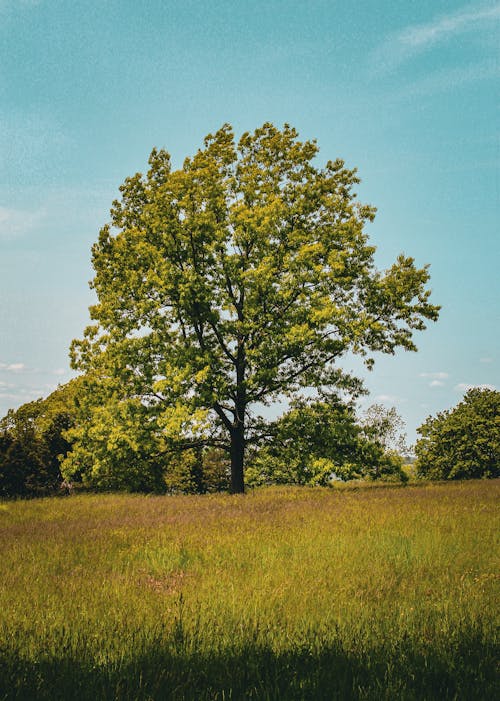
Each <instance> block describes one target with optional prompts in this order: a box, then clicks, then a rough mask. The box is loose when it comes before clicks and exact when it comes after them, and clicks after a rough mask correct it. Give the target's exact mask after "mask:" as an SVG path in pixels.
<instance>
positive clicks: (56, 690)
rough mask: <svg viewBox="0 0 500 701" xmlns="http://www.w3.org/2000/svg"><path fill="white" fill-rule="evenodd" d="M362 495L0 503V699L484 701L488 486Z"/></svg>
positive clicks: (301, 492)
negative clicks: (0, 550)
mask: <svg viewBox="0 0 500 701" xmlns="http://www.w3.org/2000/svg"><path fill="white" fill-rule="evenodd" d="M371 484H372V485H374V486H372V488H359V486H358V485H356V487H355V489H353V488H351V487H350V486H349V483H346V484H343V483H341V488H340V489H339V488H335V489H320V488H314V489H313V488H304V487H301V488H295V489H293V488H283V487H281V488H270V489H258V490H253V491H252V493H251V494H250V495H249V497H248V498H247V499H241V498H237V497H230V496H228V495H206V496H202V497H198V496H174V497H155V496H147V497H145V496H142V495H129V494H112V495H111V494H105V495H103V494H100V495H91V494H84V495H74V496H72V497H70V498H68V499H52V498H49V499H45V500H43V501H39V500H37V501H36V502H26V501H25V502H20V501H18V502H0V539H1V549H2V557H1V558H0V631H1V634H2V637H1V639H2V644H1V645H0V670H1V673H0V698H2V699H3V700H4V701H10V700H14V699H16V701H19V699H26V701H27V700H28V699H37V701H49V700H50V701H54V700H56V699H57V700H60V701H63V700H64V701H66V700H69V699H71V700H72V701H95V700H96V699H117V700H118V699H120V700H121V701H147V700H149V701H151V700H152V699H172V701H188V700H190V701H195V700H196V701H209V700H210V701H214V700H215V699H253V700H255V701H256V700H257V699H267V700H269V701H278V700H283V699H286V700H287V701H288V700H290V701H327V700H330V699H353V701H356V700H359V701H362V700H363V701H394V699H398V700H399V699H401V700H402V701H418V700H421V701H422V700H423V699H425V700H426V701H438V700H439V701H445V700H447V701H456V700H457V699H467V701H484V700H485V699H495V698H498V666H497V662H498V622H499V621H498V573H497V569H498V568H497V552H498V529H499V523H498V499H499V496H500V494H499V489H500V482H499V483H497V482H493V481H490V482H488V483H485V482H484V481H469V482H467V483H459V484H453V483H452V484H450V483H448V484H444V485H435V484H424V485H422V484H421V485H419V486H414V487H410V488H407V489H400V488H397V487H382V488H377V487H376V486H375V485H376V484H377V483H371Z"/></svg>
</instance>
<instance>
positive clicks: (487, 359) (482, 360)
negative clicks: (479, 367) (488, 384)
mask: <svg viewBox="0 0 500 701" xmlns="http://www.w3.org/2000/svg"><path fill="white" fill-rule="evenodd" d="M479 362H480V363H492V362H493V358H479Z"/></svg>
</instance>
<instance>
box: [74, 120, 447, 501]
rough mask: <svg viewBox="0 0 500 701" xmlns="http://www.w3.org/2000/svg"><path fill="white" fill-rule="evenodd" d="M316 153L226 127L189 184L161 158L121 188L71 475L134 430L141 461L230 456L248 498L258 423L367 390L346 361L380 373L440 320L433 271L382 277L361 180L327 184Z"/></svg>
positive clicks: (340, 177) (332, 172)
mask: <svg viewBox="0 0 500 701" xmlns="http://www.w3.org/2000/svg"><path fill="white" fill-rule="evenodd" d="M317 153H318V147H317V145H316V143H315V142H312V141H304V142H301V141H299V139H298V135H297V132H296V131H295V130H294V129H293V128H291V127H290V126H288V125H285V126H284V128H283V129H282V130H278V129H277V128H275V127H274V126H273V125H272V124H264V125H263V126H262V127H261V128H259V129H257V130H256V131H255V132H254V133H253V134H250V133H245V134H243V136H242V137H241V139H240V140H239V142H238V144H236V143H235V140H234V136H233V132H232V129H231V127H230V126H229V125H224V126H223V127H222V128H221V129H220V130H219V131H217V132H216V133H215V134H214V135H209V136H207V137H206V139H205V142H204V148H202V149H200V150H199V151H198V152H197V153H196V155H195V156H194V157H192V158H187V159H186V160H185V161H184V164H183V167H182V168H181V169H179V170H173V169H172V167H171V163H170V157H169V155H168V154H167V153H166V152H165V151H163V150H156V149H155V150H153V152H152V153H151V156H150V159H149V165H150V168H149V170H148V172H147V173H146V174H145V175H141V174H140V173H137V174H136V175H134V176H133V177H131V178H127V179H126V180H125V182H124V184H123V185H122V186H121V187H120V191H121V195H122V196H121V200H120V201H115V202H114V203H113V207H112V210H111V222H110V224H108V225H106V226H104V228H103V229H102V230H101V232H100V235H99V240H98V242H97V243H96V244H95V245H94V246H93V249H92V261H93V266H94V269H95V277H94V280H93V282H92V287H93V288H94V290H95V292H96V294H97V298H98V301H97V303H96V304H95V305H94V306H92V307H91V308H90V314H91V318H92V319H93V320H94V322H95V323H94V324H92V325H91V326H89V327H88V328H87V329H86V331H85V334H84V338H83V339H82V340H76V341H74V342H73V344H72V349H71V357H72V363H73V367H75V368H76V369H78V370H81V371H83V372H85V373H86V375H87V377H88V378H89V380H88V381H89V382H90V381H94V390H93V392H91V396H93V397H94V399H95V405H94V407H92V406H91V405H90V404H89V405H88V408H87V411H88V412H89V415H88V417H89V419H90V421H89V422H88V423H86V424H84V425H82V426H81V430H80V433H79V435H78V436H75V439H76V443H75V447H74V453H73V458H74V460H73V462H72V464H71V465H68V466H67V472H68V474H71V472H72V470H73V469H75V466H76V462H75V461H78V460H80V459H81V462H80V464H84V465H86V468H85V469H87V470H89V471H90V472H92V471H93V470H96V469H97V470H106V469H108V467H109V465H108V463H106V460H109V449H107V450H106V453H107V454H108V457H107V458H106V457H104V456H103V455H101V457H100V458H99V460H100V462H99V465H97V466H96V464H95V463H94V464H93V465H92V464H91V457H90V456H91V455H92V454H94V452H95V449H96V448H97V446H96V441H95V440H93V438H92V431H94V432H95V433H96V434H99V433H101V434H102V433H103V432H104V433H105V434H106V437H105V438H104V439H102V436H101V445H102V440H104V442H108V444H109V445H111V446H112V445H113V440H114V441H116V442H118V443H120V441H124V440H126V441H129V442H130V441H132V442H133V441H134V437H133V432H132V431H131V417H132V415H134V421H135V422H136V424H135V425H136V426H137V425H138V424H140V429H139V430H140V432H141V433H142V438H141V441H139V442H136V446H137V449H138V450H139V452H144V451H142V448H141V445H142V444H143V442H144V441H145V442H146V444H147V443H149V448H148V451H150V452H151V453H155V452H158V453H159V454H161V453H162V451H166V450H168V449H169V448H172V447H173V446H174V445H175V446H176V447H177V448H178V449H182V448H186V449H192V448H194V447H196V446H199V445H200V444H202V445H204V446H207V445H211V446H215V447H218V448H223V449H225V450H227V451H228V452H229V455H230V460H231V489H232V491H233V492H243V491H244V463H245V449H246V447H247V446H248V445H251V444H252V442H253V441H256V440H259V437H260V436H261V433H262V429H263V425H264V422H263V420H261V418H260V417H258V416H255V415H254V413H253V411H254V410H255V407H258V406H259V405H262V404H264V405H267V404H270V403H273V402H275V401H277V400H280V399H281V398H283V397H291V398H293V397H295V396H297V395H298V394H299V393H300V391H301V390H303V389H304V388H306V387H308V388H312V389H313V390H320V389H321V388H324V387H334V388H336V389H346V390H349V389H352V388H357V387H358V383H357V381H356V380H355V379H354V378H352V377H350V376H349V375H348V374H346V373H345V372H343V371H342V370H341V368H340V367H339V366H338V361H339V360H340V358H341V357H342V356H343V355H344V354H345V353H346V352H347V351H352V352H354V353H358V354H361V355H362V356H364V357H365V360H366V362H367V364H369V365H370V364H371V363H372V360H371V359H370V358H369V357H368V356H369V354H370V353H371V352H373V351H380V352H384V353H394V351H395V349H396V348H398V347H401V348H405V349H407V350H416V348H415V344H414V342H413V338H412V337H413V332H414V331H415V330H421V329H424V328H425V320H427V319H430V320H435V319H437V316H438V307H437V306H435V305H433V304H431V303H430V301H429V294H430V293H429V291H428V290H426V287H425V285H426V283H427V281H428V278H429V273H428V270H427V266H426V267H424V268H417V267H415V264H414V261H413V259H412V258H408V257H405V256H403V255H401V256H399V258H398V259H397V261H396V262H395V263H394V265H392V267H391V268H389V269H388V270H387V271H385V272H384V273H381V272H378V271H377V270H376V268H375V265H374V252H375V249H374V247H373V246H370V245H369V244H368V239H367V236H366V234H365V233H364V230H363V228H364V225H365V223H366V222H369V221H371V220H372V219H373V218H374V214H375V210H374V208H373V207H371V206H367V205H362V204H360V203H359V202H358V201H357V199H356V195H355V193H354V192H353V187H354V186H355V185H356V183H358V182H359V180H358V178H357V176H356V171H355V170H350V169H348V168H346V167H345V165H344V162H343V161H341V160H335V161H328V162H327V164H326V166H325V167H324V168H319V167H317V166H316V165H315V164H314V162H313V161H314V160H315V158H316V156H317ZM124 417H125V418H124ZM127 430H128V433H125V431H127ZM146 432H147V434H148V438H147V440H146V438H145V435H144V434H145V433H146ZM97 442H99V437H98V438H97ZM139 443H141V445H139ZM101 452H102V451H101ZM106 465H108V466H106Z"/></svg>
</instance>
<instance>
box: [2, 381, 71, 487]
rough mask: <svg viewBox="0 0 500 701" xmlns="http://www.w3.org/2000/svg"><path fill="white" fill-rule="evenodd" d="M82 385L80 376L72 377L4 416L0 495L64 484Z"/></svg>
mask: <svg viewBox="0 0 500 701" xmlns="http://www.w3.org/2000/svg"><path fill="white" fill-rule="evenodd" d="M80 385H81V380H80V379H79V378H77V379H75V380H71V381H70V382H68V383H67V384H65V385H62V386H60V387H58V388H57V389H56V390H55V391H54V392H52V394H50V395H49V396H48V397H47V398H46V399H37V400H36V401H33V402H28V403H26V404H23V405H22V406H20V407H19V409H17V410H16V411H14V410H12V409H11V410H10V411H8V412H7V414H6V416H4V417H3V418H2V419H1V420H0V495H2V496H9V497H10V496H36V495H38V496H42V495H44V494H47V493H49V492H52V491H54V490H56V489H58V488H59V487H60V485H61V481H62V476H61V471H60V463H61V460H62V458H63V457H64V456H66V455H67V454H68V452H69V451H70V450H71V444H70V442H69V441H68V439H67V436H66V432H67V430H68V429H69V428H70V427H71V426H72V425H73V421H74V417H75V413H76V407H75V401H76V396H77V393H78V392H79V387H80Z"/></svg>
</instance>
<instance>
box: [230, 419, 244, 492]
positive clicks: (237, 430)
mask: <svg viewBox="0 0 500 701" xmlns="http://www.w3.org/2000/svg"><path fill="white" fill-rule="evenodd" d="M244 430H245V429H244V425H243V423H242V422H240V421H238V423H237V424H236V426H234V427H233V428H232V429H231V450H230V454H231V494H244V492H245V479H244V476H243V466H244V462H245V433H244Z"/></svg>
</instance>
